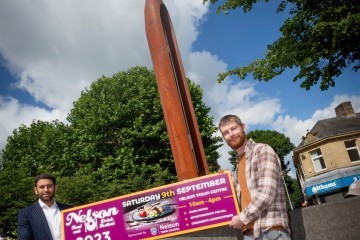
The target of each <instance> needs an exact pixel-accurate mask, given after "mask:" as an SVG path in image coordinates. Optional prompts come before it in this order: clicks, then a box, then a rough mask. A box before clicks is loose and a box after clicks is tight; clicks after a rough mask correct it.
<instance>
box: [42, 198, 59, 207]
mask: <svg viewBox="0 0 360 240" xmlns="http://www.w3.org/2000/svg"><path fill="white" fill-rule="evenodd" d="M38 202H39V204H40V207H41V208H44V207H47V208H58V206H57V204H56V201H55V200H54V203H53V205H52V206H51V207H49V206H48V205H46V203H44V202H43V201H41V199H40V198H39V200H38Z"/></svg>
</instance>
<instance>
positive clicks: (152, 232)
mask: <svg viewBox="0 0 360 240" xmlns="http://www.w3.org/2000/svg"><path fill="white" fill-rule="evenodd" d="M150 232H151V235H153V236H154V235H156V234H157V228H156V227H152V228H150Z"/></svg>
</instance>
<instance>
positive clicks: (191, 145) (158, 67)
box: [145, 0, 209, 181]
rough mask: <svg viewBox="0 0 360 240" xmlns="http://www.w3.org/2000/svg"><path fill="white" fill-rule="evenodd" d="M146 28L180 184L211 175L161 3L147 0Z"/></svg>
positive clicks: (155, 0) (175, 46)
mask: <svg viewBox="0 0 360 240" xmlns="http://www.w3.org/2000/svg"><path fill="white" fill-rule="evenodd" d="M145 28H146V36H147V40H148V44H149V48H150V54H151V59H152V62H153V66H154V71H155V76H156V80H157V85H158V90H159V94H160V100H161V105H162V108H163V112H164V116H165V122H166V127H167V130H168V133H169V138H170V144H171V150H172V154H173V157H174V160H175V167H176V172H177V176H178V180H179V181H182V180H185V179H191V178H195V177H198V176H203V175H206V174H208V173H209V169H208V165H207V162H206V157H205V152H204V147H203V144H202V141H201V137H200V131H199V128H198V124H197V121H196V116H195V111H194V107H193V104H192V101H191V97H190V92H189V88H188V84H187V80H186V77H185V73H184V69H183V65H182V60H181V56H180V52H179V48H178V45H177V41H176V36H175V32H174V29H173V26H172V23H171V19H170V15H169V13H168V11H167V8H166V6H165V4H164V3H163V2H162V0H146V3H145Z"/></svg>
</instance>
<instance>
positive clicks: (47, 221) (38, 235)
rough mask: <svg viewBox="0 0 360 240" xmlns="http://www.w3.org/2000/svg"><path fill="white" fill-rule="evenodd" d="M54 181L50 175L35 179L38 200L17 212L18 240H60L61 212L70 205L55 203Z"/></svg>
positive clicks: (55, 186)
mask: <svg viewBox="0 0 360 240" xmlns="http://www.w3.org/2000/svg"><path fill="white" fill-rule="evenodd" d="M56 190H57V185H56V179H55V177H54V176H52V175H50V174H40V175H38V176H37V177H36V178H35V185H34V191H35V194H36V195H37V196H38V198H39V200H38V201H37V202H36V203H34V204H33V205H31V206H27V207H25V208H23V209H20V210H19V213H18V239H19V240H30V239H31V240H61V213H60V211H61V210H64V209H66V208H70V207H71V206H70V205H67V204H63V203H59V202H56V201H55V199H54V197H55V193H56Z"/></svg>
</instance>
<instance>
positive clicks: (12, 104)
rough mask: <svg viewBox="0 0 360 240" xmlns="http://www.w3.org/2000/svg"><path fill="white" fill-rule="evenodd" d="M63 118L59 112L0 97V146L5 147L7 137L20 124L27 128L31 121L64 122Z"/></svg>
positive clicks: (62, 114)
mask: <svg viewBox="0 0 360 240" xmlns="http://www.w3.org/2000/svg"><path fill="white" fill-rule="evenodd" d="M65 117H66V113H64V112H60V111H59V110H53V111H50V112H49V111H46V110H44V109H41V108H38V107H34V106H29V105H22V104H20V103H19V102H18V100H16V99H14V98H9V97H2V96H0V119H1V124H0V136H1V137H0V146H1V148H3V147H4V146H5V144H6V139H7V137H8V136H10V135H11V134H12V132H13V130H14V129H16V128H18V127H19V126H20V125H21V124H24V125H26V126H29V125H30V124H31V123H32V121H33V120H42V121H52V120H55V119H59V120H60V121H62V122H65Z"/></svg>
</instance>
